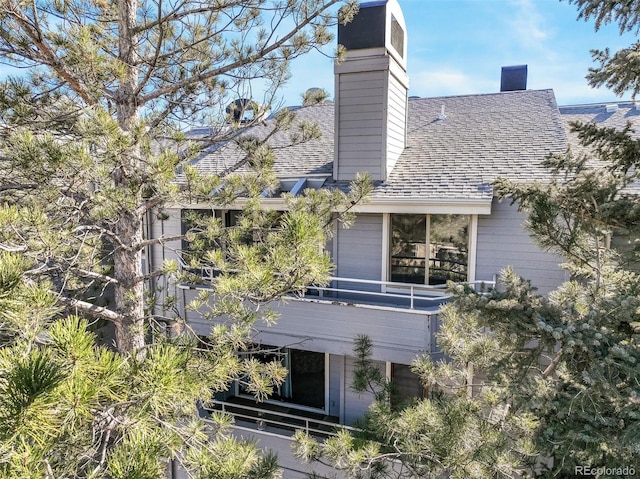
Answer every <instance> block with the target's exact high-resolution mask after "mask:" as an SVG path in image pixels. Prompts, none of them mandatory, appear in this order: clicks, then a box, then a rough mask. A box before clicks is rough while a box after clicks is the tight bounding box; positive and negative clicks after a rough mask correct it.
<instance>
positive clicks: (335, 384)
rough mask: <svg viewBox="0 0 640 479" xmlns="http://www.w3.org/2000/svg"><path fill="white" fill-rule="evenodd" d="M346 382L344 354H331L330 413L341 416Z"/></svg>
mask: <svg viewBox="0 0 640 479" xmlns="http://www.w3.org/2000/svg"><path fill="white" fill-rule="evenodd" d="M343 383H344V356H337V355H335V354H330V355H329V415H330V416H336V417H340V416H341V414H340V411H341V403H342V399H341V397H342V396H341V395H342V390H343Z"/></svg>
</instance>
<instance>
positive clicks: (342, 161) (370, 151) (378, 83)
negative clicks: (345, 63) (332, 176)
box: [336, 71, 386, 179]
mask: <svg viewBox="0 0 640 479" xmlns="http://www.w3.org/2000/svg"><path fill="white" fill-rule="evenodd" d="M385 75H386V72H385V71H368V72H357V73H343V74H341V75H339V76H338V77H337V78H336V83H337V88H336V91H337V92H338V95H337V96H338V98H337V102H338V103H337V104H338V105H339V107H337V109H336V123H337V125H336V126H337V128H338V131H339V134H338V135H337V136H336V139H337V154H338V161H337V162H336V164H337V166H338V168H337V176H338V178H339V179H353V178H354V177H355V175H356V173H359V172H363V171H368V172H370V173H371V176H372V178H374V179H382V175H383V173H384V172H383V167H382V158H383V148H384V143H383V137H382V133H383V124H384V121H385V116H384V102H383V99H384V96H383V91H384V86H385V83H386V78H385Z"/></svg>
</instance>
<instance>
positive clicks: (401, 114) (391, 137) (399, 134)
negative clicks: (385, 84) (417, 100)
mask: <svg viewBox="0 0 640 479" xmlns="http://www.w3.org/2000/svg"><path fill="white" fill-rule="evenodd" d="M388 81H389V90H388V101H387V103H388V107H387V115H388V120H387V125H386V126H387V165H386V174H387V175H389V173H390V172H391V170H392V169H393V167H394V166H395V164H396V161H397V160H398V158H399V157H400V154H401V153H402V151H403V150H404V147H405V144H406V123H407V89H406V87H405V86H404V85H403V84H402V83H401V82H400V81H399V80H398V79H397V78H396V77H395V76H394V75H393V74H390V75H389V80H388Z"/></svg>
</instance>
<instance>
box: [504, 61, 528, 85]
mask: <svg viewBox="0 0 640 479" xmlns="http://www.w3.org/2000/svg"><path fill="white" fill-rule="evenodd" d="M526 89H527V65H514V66H509V67H502V75H501V77H500V91H518V90H526Z"/></svg>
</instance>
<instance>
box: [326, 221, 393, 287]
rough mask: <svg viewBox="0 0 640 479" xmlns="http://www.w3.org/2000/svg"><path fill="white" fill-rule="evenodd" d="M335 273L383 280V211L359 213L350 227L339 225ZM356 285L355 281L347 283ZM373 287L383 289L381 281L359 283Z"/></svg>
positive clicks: (336, 239)
mask: <svg viewBox="0 0 640 479" xmlns="http://www.w3.org/2000/svg"><path fill="white" fill-rule="evenodd" d="M334 241H337V247H338V251H337V257H336V258H335V262H336V276H342V277H344V278H357V279H372V280H376V281H380V280H381V278H380V275H381V271H382V215H381V214H360V215H358V216H357V217H356V221H355V223H354V224H353V225H352V226H351V228H349V229H343V228H339V229H338V231H337V234H336V237H335V239H334ZM344 286H345V287H353V286H355V285H353V284H351V285H344ZM358 287H359V288H362V289H368V290H370V291H380V286H378V285H363V284H361V285H358Z"/></svg>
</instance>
